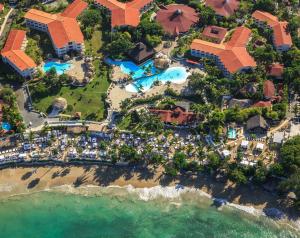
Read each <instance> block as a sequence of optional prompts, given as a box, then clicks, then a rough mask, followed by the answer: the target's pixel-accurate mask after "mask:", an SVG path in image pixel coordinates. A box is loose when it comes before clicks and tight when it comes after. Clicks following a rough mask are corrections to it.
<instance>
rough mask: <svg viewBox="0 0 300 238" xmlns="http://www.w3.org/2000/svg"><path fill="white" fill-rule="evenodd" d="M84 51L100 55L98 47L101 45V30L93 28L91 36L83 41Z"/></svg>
mask: <svg viewBox="0 0 300 238" xmlns="http://www.w3.org/2000/svg"><path fill="white" fill-rule="evenodd" d="M84 45H85V52H86V54H88V55H94V56H101V55H102V54H101V52H100V49H101V47H102V45H103V42H102V32H101V31H100V30H95V31H94V33H93V36H92V38H91V39H90V40H86V41H85V42H84Z"/></svg>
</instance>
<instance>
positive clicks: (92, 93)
mask: <svg viewBox="0 0 300 238" xmlns="http://www.w3.org/2000/svg"><path fill="white" fill-rule="evenodd" d="M94 66H95V69H96V72H95V78H94V80H93V81H92V82H90V83H89V84H87V85H86V86H85V87H72V86H64V87H62V88H61V89H60V90H59V91H58V92H57V93H55V94H52V95H51V94H50V95H48V96H47V97H44V98H32V99H33V104H34V107H35V108H36V109H38V110H39V111H42V112H49V110H50V108H51V104H52V102H53V100H54V99H55V98H56V97H63V98H65V99H66V100H67V102H68V105H72V107H71V110H70V107H69V110H68V111H67V113H68V114H71V115H72V114H74V113H75V112H81V113H82V119H91V120H101V119H103V118H104V117H105V102H104V97H105V96H106V91H107V88H108V86H109V81H108V77H107V75H108V73H107V70H108V69H107V67H106V66H105V65H102V64H101V62H100V60H95V61H94ZM39 83H43V82H39ZM31 87H33V86H31ZM49 93H51V92H49Z"/></svg>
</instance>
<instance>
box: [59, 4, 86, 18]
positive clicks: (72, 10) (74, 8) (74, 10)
mask: <svg viewBox="0 0 300 238" xmlns="http://www.w3.org/2000/svg"><path fill="white" fill-rule="evenodd" d="M87 7H88V4H87V3H86V2H84V1H82V0H75V1H73V2H72V3H71V4H69V5H68V7H67V8H66V9H65V10H64V11H63V12H62V14H61V15H62V16H64V17H70V18H77V17H78V16H79V15H80V14H81V13H82V11H83V10H85V9H86V8H87Z"/></svg>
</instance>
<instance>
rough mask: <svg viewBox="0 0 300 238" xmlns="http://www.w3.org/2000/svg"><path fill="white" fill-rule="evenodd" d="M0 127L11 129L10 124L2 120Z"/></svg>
mask: <svg viewBox="0 0 300 238" xmlns="http://www.w3.org/2000/svg"><path fill="white" fill-rule="evenodd" d="M1 127H2V129H3V130H6V131H9V130H11V125H10V124H9V123H8V122H2V125H1Z"/></svg>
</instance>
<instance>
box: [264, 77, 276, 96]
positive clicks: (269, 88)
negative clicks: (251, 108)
mask: <svg viewBox="0 0 300 238" xmlns="http://www.w3.org/2000/svg"><path fill="white" fill-rule="evenodd" d="M263 91H264V92H263V93H264V96H265V97H266V98H273V97H274V96H275V86H274V83H273V82H272V81H270V80H266V81H265V82H264V90H263Z"/></svg>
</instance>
